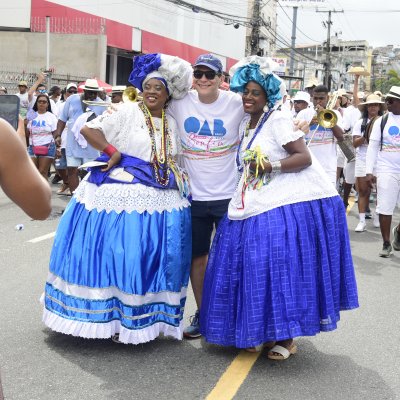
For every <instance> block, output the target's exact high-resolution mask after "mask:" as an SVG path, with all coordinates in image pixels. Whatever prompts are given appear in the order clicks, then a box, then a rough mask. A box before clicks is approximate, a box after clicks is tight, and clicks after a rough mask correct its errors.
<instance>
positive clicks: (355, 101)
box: [353, 75, 360, 107]
mask: <svg viewBox="0 0 400 400" xmlns="http://www.w3.org/2000/svg"><path fill="white" fill-rule="evenodd" d="M359 80H360V75H355V76H354V86H353V106H354V107H357V106H358V105H359V104H360V99H359V98H358V81H359Z"/></svg>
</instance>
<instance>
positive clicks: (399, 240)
mask: <svg viewBox="0 0 400 400" xmlns="http://www.w3.org/2000/svg"><path fill="white" fill-rule="evenodd" d="M392 232H393V242H392V247H393V250H396V251H400V233H399V232H398V231H397V226H395V227H394V228H393V231H392Z"/></svg>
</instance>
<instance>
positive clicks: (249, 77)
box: [229, 56, 282, 108]
mask: <svg viewBox="0 0 400 400" xmlns="http://www.w3.org/2000/svg"><path fill="white" fill-rule="evenodd" d="M273 67H274V62H273V61H272V60H271V59H270V58H267V57H259V56H249V57H245V58H244V59H242V60H240V61H239V62H238V63H237V64H235V65H234V66H233V67H232V68H231V69H230V70H229V74H230V75H231V76H232V78H231V82H230V89H231V90H232V91H233V92H241V93H243V92H244V88H245V87H246V85H247V84H248V83H249V82H250V81H254V82H256V83H258V84H259V85H260V86H261V87H262V88H263V89H264V91H265V93H266V95H267V104H268V107H269V108H272V107H274V105H275V104H276V102H277V101H279V100H280V99H281V98H282V95H281V92H280V86H281V83H282V82H281V80H280V79H279V78H278V77H277V76H276V75H275V74H273V72H272V71H273Z"/></svg>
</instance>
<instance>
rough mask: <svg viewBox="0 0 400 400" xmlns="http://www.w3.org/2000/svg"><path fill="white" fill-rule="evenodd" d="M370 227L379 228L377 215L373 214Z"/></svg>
mask: <svg viewBox="0 0 400 400" xmlns="http://www.w3.org/2000/svg"><path fill="white" fill-rule="evenodd" d="M372 225H374V227H375V228H379V227H380V226H381V224H380V222H379V214H377V213H375V214H374V220H373V221H372Z"/></svg>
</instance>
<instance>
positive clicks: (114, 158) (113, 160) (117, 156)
mask: <svg viewBox="0 0 400 400" xmlns="http://www.w3.org/2000/svg"><path fill="white" fill-rule="evenodd" d="M120 161H121V153H120V152H119V151H116V152H115V153H113V154H112V156H111V158H110V159H109V160H108V165H107V167H105V168H102V171H103V172H106V171H108V170H110V169H111V168H112V167H114V166H115V165H117V164H118V163H119V162H120Z"/></svg>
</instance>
